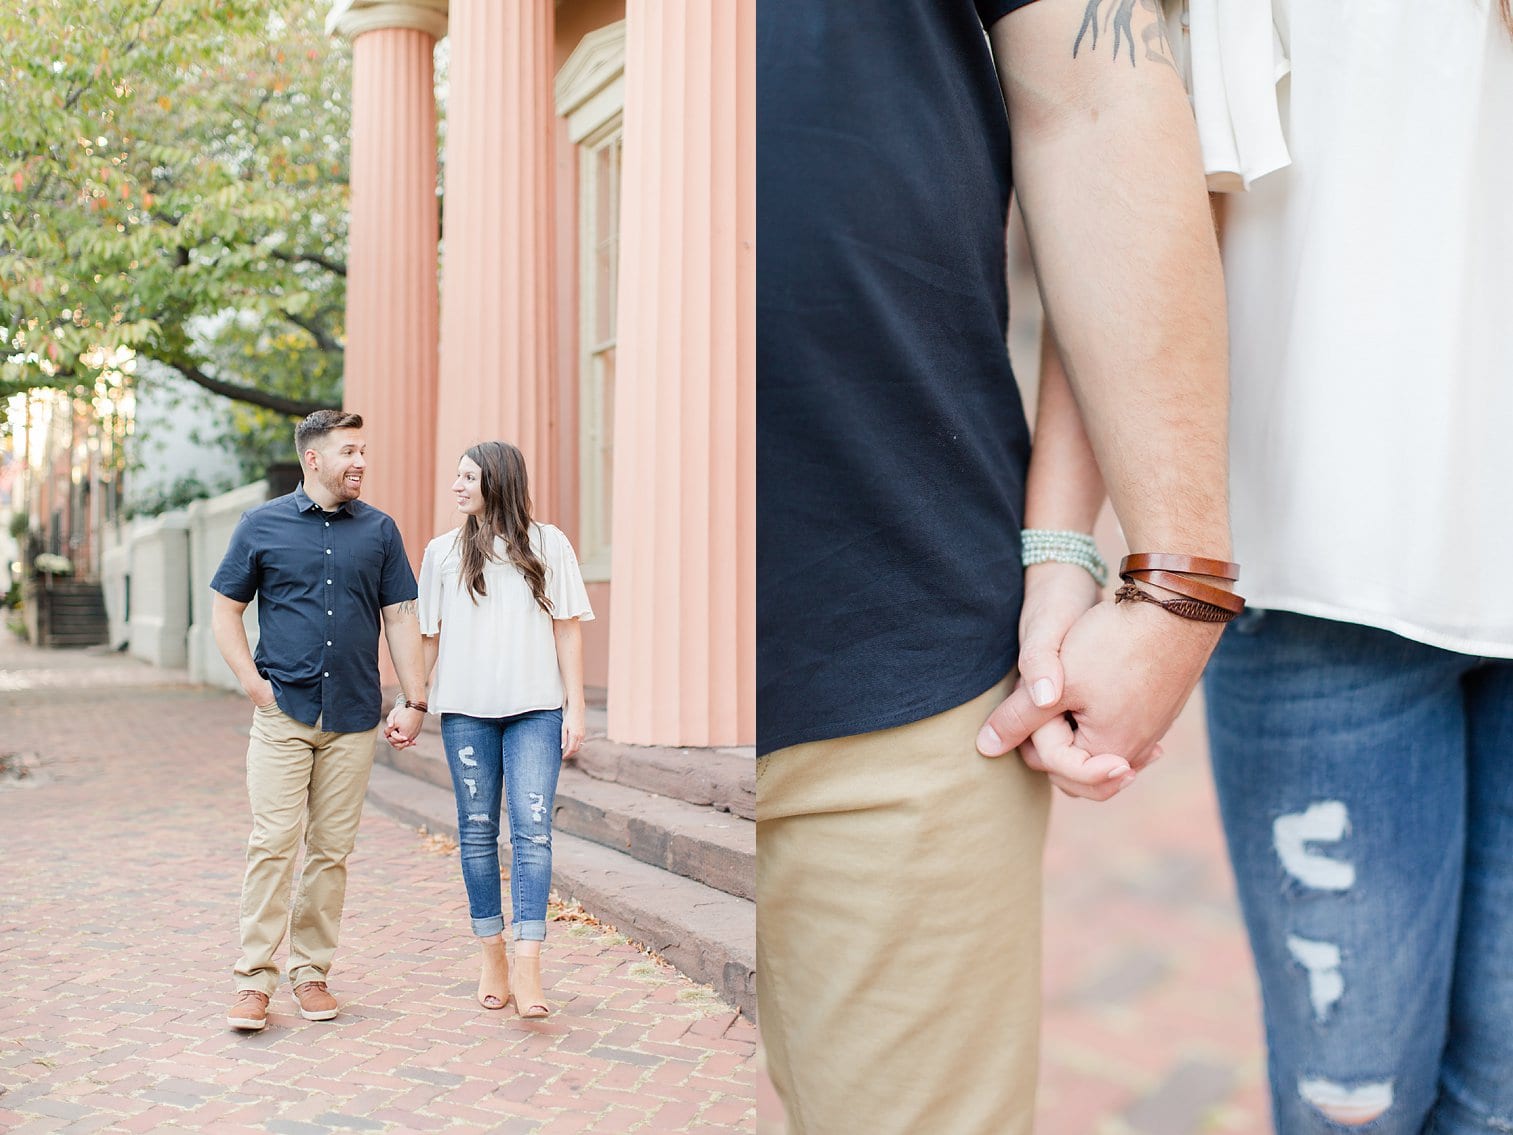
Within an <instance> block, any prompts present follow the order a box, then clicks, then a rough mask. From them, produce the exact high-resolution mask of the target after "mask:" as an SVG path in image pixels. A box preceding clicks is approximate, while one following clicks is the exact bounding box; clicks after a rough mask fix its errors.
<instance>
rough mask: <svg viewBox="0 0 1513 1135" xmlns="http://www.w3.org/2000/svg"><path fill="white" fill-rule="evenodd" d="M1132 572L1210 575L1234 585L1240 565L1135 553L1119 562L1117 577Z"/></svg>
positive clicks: (1198, 558) (1166, 553)
mask: <svg viewBox="0 0 1513 1135" xmlns="http://www.w3.org/2000/svg"><path fill="white" fill-rule="evenodd" d="M1132 571H1181V572H1187V573H1188V574H1189V575H1211V576H1213V577H1214V578H1215V579H1227V580H1229V581H1230V582H1231V583H1234V582H1235V581H1236V580H1238V579H1239V578H1240V565H1239V564H1232V563H1230V562H1229V561H1228V560H1210V559H1205V558H1204V557H1202V556H1179V555H1174V554H1172V553H1170V552H1135V553H1132V554H1130V555H1128V556H1125V557H1124V559H1122V560H1120V561H1119V575H1120V577H1121V578H1122V577H1123V576H1124V575H1125V573H1126V572H1132Z"/></svg>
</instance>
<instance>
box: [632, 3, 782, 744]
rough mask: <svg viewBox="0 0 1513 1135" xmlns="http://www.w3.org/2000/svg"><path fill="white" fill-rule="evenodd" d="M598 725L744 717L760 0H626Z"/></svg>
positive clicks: (750, 565) (655, 739)
mask: <svg viewBox="0 0 1513 1135" xmlns="http://www.w3.org/2000/svg"><path fill="white" fill-rule="evenodd" d="M626 37H627V38H626V55H625V84H626V86H625V165H624V175H623V176H624V180H623V186H622V198H621V200H622V210H623V211H622V214H621V223H620V233H621V238H620V239H621V253H620V255H621V259H620V265H621V268H620V271H621V279H620V309H619V313H618V316H619V319H618V321H619V349H618V358H617V365H618V371H619V373H618V375H617V379H616V381H617V387H618V388H617V390H616V394H615V482H614V530H613V533H612V536H613V552H612V560H611V576H612V578H613V586H614V595H615V614H614V620H615V621H614V624H613V626H611V628H610V656H609V735H610V737H611V738H612V739H614V740H616V741H624V742H629V743H632V744H657V745H699V746H717V745H737V744H750V743H752V742H753V740H754V733H755V717H756V713H755V710H756V695H755V689H756V680H755V673H754V666H755V661H754V659H755V653H756V650H755V647H756V578H755V563H756V472H755V470H756V350H755V339H754V334H753V332H754V320H755V284H756V269H755V250H754V242H755V236H756V203H755V182H756V141H755V136H756V118H755V107H754V103H755V41H756V24H755V0H728V2H722V3H718V4H705V3H696V4H690V3H683V2H680V0H629V3H628V4H627V5H626Z"/></svg>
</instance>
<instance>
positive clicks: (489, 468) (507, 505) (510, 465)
mask: <svg viewBox="0 0 1513 1135" xmlns="http://www.w3.org/2000/svg"><path fill="white" fill-rule="evenodd" d="M463 456H464V457H466V458H467V459H468V460H470V461H472V462H473V463H474V464H475V465H477V466H478V470H479V473H478V491H479V494H480V495H481V496H482V497H483V512H482V513H479V514H472V515H469V516H467V517H465V518H464V519H463V522H462V531H461V533H459V534H458V542H459V543H460V544H461V545H462V585H463V587H465V588H466V589H467V592H468V595H469V597H470V598H471V599H472V600H473V602H474V604H477V602H478V597H479V596H480V595H487V594H488V589H487V586H486V585H485V583H484V580H483V568H484V565H485V564H488V563H491V562H494V563H497V562H498V557H497V556H496V555H495V554H494V538H495V537H496V536H500V537H503V538H504V549H505V554H506V555H507V556H508V557H509V560H510V563H512V564H514V565H515V566H516V567H517V568H519V569H520V574H521V575H523V576H525V582H526V583H527V584H529V585H530V588H531V596H532V598H534V599H535V600H536V604H537V606H539V607H540V608H541V609H542V610H543V611H545V612H546V613H547V614H548V615H550V614H551V613H552V601H551V600H550V599H548V598H547V596H546V565H545V564H544V563H542V562H541V557H540V556H538V555H536V553H535V551H534V549H532V548H531V493H530V482H529V480H528V479H527V477H526V472H525V456H524V455H523V454H522V453H521V452H520V451H519V450H518V449H516V448H515V447H514V446H513V445H510V444H509V443H508V442H503V441H484V442H480V443H479V444H477V445H475V446H473V447H472V448H471V449H469V450H468V451H467V452H466V453H464V454H463Z"/></svg>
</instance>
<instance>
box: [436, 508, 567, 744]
mask: <svg viewBox="0 0 1513 1135" xmlns="http://www.w3.org/2000/svg"><path fill="white" fill-rule="evenodd" d="M461 531H462V530H461V529H460V528H454V529H452V530H451V531H450V532H446V533H443V534H442V535H440V536H438V537H436V539H434V540H432V541H431V542H430V543H429V544H427V545H426V550H425V557H424V558H423V559H422V560H421V563H420V600H419V608H420V633H421V634H423V635H434V634H438V633H439V634H440V635H441V643H440V650H439V653H438V654H437V656H436V670H435V673H434V674H433V675H432V677H431V689H430V696H429V697H428V698H427V703H428V704H429V705H430V708H431V712H432V713H465V714H467V715H468V716H470V717H510V716H513V715H514V714H517V713H527V712H529V711H531V710H534V709H556V708H557V707H559V706H560V705H562V702H563V688H562V674H561V672H560V671H559V670H558V668H557V642H556V637H555V635H554V634H553V632H552V620H553V619H583V620H588V619H592V618H593V617H594V612H593V610H592V608H590V606H589V603H588V592H587V591H586V590H585V588H584V586H583V575H582V573H581V572H580V571H579V570H578V557H577V556H576V555H574V554H573V546H572V545H571V544H570V543H569V542H568V539H567V537H566V536H565V535H563V533H562V530H561V529H560V528H556V527H553V526H552V525H550V524H533V525H532V526H531V547H532V548H534V549H535V552H536V554H537V555H538V556H540V557H541V560H542V562H543V563H544V564H545V565H546V595H547V598H548V599H550V600H551V603H552V613H551V614H550V615H548V614H547V613H546V612H545V611H543V610H542V609H541V608H540V607H539V606H538V605H537V603H536V600H535V599H534V598H532V596H531V588H530V585H529V584H528V583H526V581H525V576H523V575H521V574H520V570H519V569H518V568H516V567H515V565H514V564H512V563H511V562H510V561H509V559H508V558H507V557H506V555H505V550H504V549H505V545H504V541H503V540H502V539H499V538H496V539H495V541H494V549H495V555H496V556H497V560H496V561H494V562H490V563H486V564H485V565H484V569H483V578H484V585H485V587H486V589H487V592H488V594H486V595H480V596H478V598H477V602H476V603H474V601H473V597H472V596H470V595H468V593H467V591H466V590H465V589H464V588H463V586H462V550H461V548H460V546H459V544H458V534H459V533H460V532H461Z"/></svg>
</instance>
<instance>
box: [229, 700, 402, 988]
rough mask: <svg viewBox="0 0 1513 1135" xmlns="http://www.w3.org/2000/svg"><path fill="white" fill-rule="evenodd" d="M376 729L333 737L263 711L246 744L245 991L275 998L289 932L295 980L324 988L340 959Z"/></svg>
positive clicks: (239, 969) (239, 980)
mask: <svg viewBox="0 0 1513 1135" xmlns="http://www.w3.org/2000/svg"><path fill="white" fill-rule="evenodd" d="M377 737H378V730H377V728H376V727H375V728H373V729H369V730H367V731H366V732H364V733H327V732H323V731H322V730H319V729H316V728H314V727H313V726H310V725H305V724H303V723H302V722H299V721H296V720H294V718H292V717H290V716H289V715H288V714H286V713H284V712H283V710H281V709H279V708H278V707H277V706H269V707H268V708H266V709H263V708H256V709H254V710H253V717H252V739H251V741H250V742H249V744H248V745H247V797H248V799H249V800H250V801H251V804H252V835H251V837H250V838H249V839H248V840H247V873H246V875H245V876H244V878H243V880H242V915H241V930H242V956H241V958H240V959H239V960H238V961H237V963H236V987H237V988H238V989H256V990H258V991H259V992H262V993H266V994H269V995H270V996H271V995H272V994H273V991H274V990H275V989H276V988H277V986H278V965H277V963H275V962H274V960H273V954H274V951H276V950H277V949H278V947H279V943H281V942H282V941H283V939H284V929H285V927H286V926H287V928H288V931H289V981H290V983H291V984H293V985H299V984H300V983H302V982H306V981H324V980H325V979H326V974H327V972H329V970H330V968H331V958H332V956H333V955H334V954H335V953H336V939H337V935H338V934H339V933H340V931H341V911H342V903H343V901H344V900H345V898H346V894H347V856H348V855H350V854H351V853H352V845H353V844H354V843H356V841H357V825H358V821H360V820H361V819H362V805H363V797H364V795H365V794H366V793H367V790H368V774H369V773H370V772H371V771H372V768H373V744H374V742H375V741H376V739H377ZM302 828H303V829H304V834H305V862H304V868H303V869H302V870H301V872H300V877H299V885H298V888H297V889H296V891H295V896H294V908H293V910H292V912H291V910H290V907H289V885H290V882H291V880H292V878H293V875H294V860H295V855H296V853H297V851H298V849H299V843H300V831H301V829H302Z"/></svg>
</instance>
